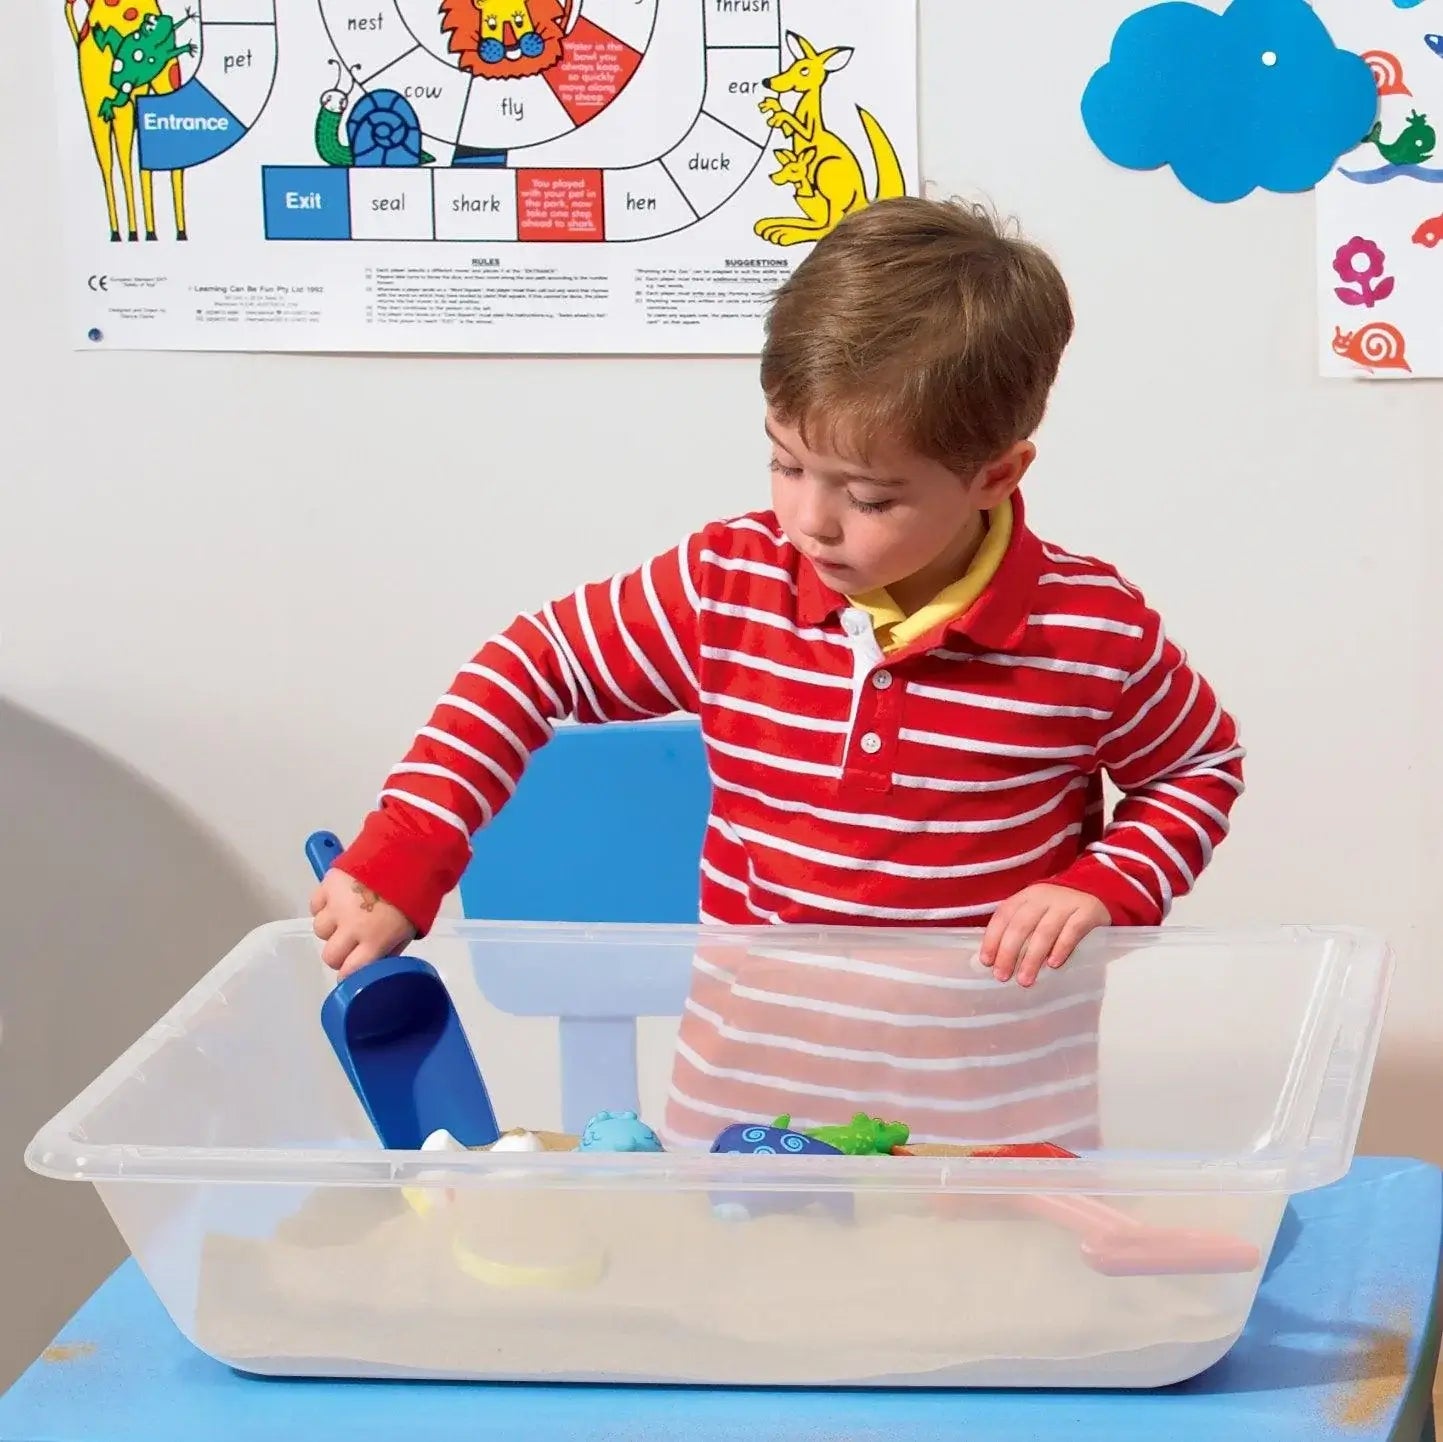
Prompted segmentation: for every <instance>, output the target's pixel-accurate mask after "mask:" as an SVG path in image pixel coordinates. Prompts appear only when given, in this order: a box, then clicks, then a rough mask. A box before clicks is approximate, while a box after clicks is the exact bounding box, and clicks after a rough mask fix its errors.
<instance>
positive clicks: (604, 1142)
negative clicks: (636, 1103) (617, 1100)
mask: <svg viewBox="0 0 1443 1442" xmlns="http://www.w3.org/2000/svg"><path fill="white" fill-rule="evenodd" d="M576 1149H577V1151H579V1152H659V1151H663V1150H664V1148H663V1147H662V1144H661V1141H660V1140H659V1139H658V1137H657V1135H656V1133H655V1132H654V1131H652V1129H651V1128H650V1127H649V1126H647V1124H646V1123H645V1122H644V1121H641V1120H640V1119H639V1118H638V1117H637V1115H636V1113H635V1112H597V1114H596V1115H595V1116H594V1117H592V1119H591V1120H590V1121H589V1122H587V1124H586V1130H585V1131H584V1132H582V1134H581V1142H580V1145H579V1146H578V1147H577V1148H576Z"/></svg>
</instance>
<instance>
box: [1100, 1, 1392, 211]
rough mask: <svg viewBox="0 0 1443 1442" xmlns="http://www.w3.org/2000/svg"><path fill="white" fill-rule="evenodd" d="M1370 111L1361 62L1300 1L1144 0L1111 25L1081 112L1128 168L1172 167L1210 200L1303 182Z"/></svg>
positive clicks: (1355, 133)
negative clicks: (1157, 0)
mask: <svg viewBox="0 0 1443 1442" xmlns="http://www.w3.org/2000/svg"><path fill="white" fill-rule="evenodd" d="M1377 115H1378V90H1377V85H1376V83H1375V80H1374V76H1373V72H1372V71H1371V70H1370V69H1369V67H1368V64H1367V62H1366V61H1365V60H1364V59H1363V58H1362V57H1361V56H1359V55H1356V54H1354V53H1353V52H1351V51H1348V50H1343V49H1341V48H1340V47H1339V46H1337V45H1336V44H1335V43H1334V41H1333V37H1332V36H1331V35H1330V34H1329V33H1328V29H1327V27H1326V26H1325V25H1324V24H1323V22H1322V20H1321V19H1319V17H1318V15H1317V13H1316V12H1315V11H1314V9H1313V7H1312V6H1311V5H1310V4H1309V3H1308V0H1232V3H1231V4H1230V5H1229V6H1228V8H1227V9H1226V10H1225V11H1223V12H1222V13H1221V14H1219V13H1217V12H1216V11H1214V10H1211V9H1209V8H1207V7H1206V6H1203V5H1197V4H1192V3H1168V4H1160V5H1153V6H1151V7H1150V8H1148V9H1146V10H1141V11H1138V12H1137V13H1136V14H1135V15H1132V16H1130V17H1129V18H1128V19H1127V20H1125V21H1124V22H1123V24H1122V25H1121V26H1120V27H1119V29H1118V31H1117V33H1116V35H1115V37H1114V39H1113V42H1112V51H1111V55H1110V57H1109V59H1108V62H1107V63H1106V64H1105V65H1103V66H1102V67H1101V69H1099V70H1098V71H1097V72H1096V74H1094V75H1093V77H1092V79H1091V80H1090V81H1089V82H1088V85H1087V88H1086V90H1085V92H1084V94H1083V97H1082V118H1083V123H1084V124H1085V125H1086V127H1087V133H1088V134H1089V135H1090V136H1091V137H1092V141H1093V143H1094V144H1095V145H1096V146H1097V148H1098V149H1099V150H1100V151H1101V152H1102V153H1103V154H1104V155H1105V156H1106V157H1107V158H1108V159H1109V160H1110V161H1112V162H1113V163H1114V164H1115V165H1120V166H1123V167H1125V168H1126V169H1129V170H1160V169H1162V168H1164V167H1169V168H1171V170H1172V172H1173V174H1174V175H1175V176H1176V177H1177V179H1178V181H1179V182H1180V183H1181V184H1182V185H1183V186H1184V187H1185V188H1186V189H1188V190H1189V191H1191V192H1192V193H1193V194H1194V195H1196V196H1198V197H1200V198H1201V199H1203V200H1206V201H1209V202H1212V203H1214V204H1225V203H1228V202H1231V201H1238V200H1242V199H1243V198H1244V197H1245V196H1248V195H1250V194H1251V193H1252V192H1253V191H1255V190H1267V191H1274V192H1278V193H1283V194H1296V193H1299V192H1303V191H1308V190H1312V189H1313V188H1314V187H1315V186H1317V184H1318V183H1319V182H1320V181H1321V180H1323V179H1324V177H1325V176H1327V175H1328V173H1329V172H1330V171H1331V170H1332V169H1333V167H1334V166H1335V165H1336V164H1337V161H1338V159H1339V157H1340V156H1343V155H1346V154H1347V153H1348V152H1349V151H1351V150H1354V149H1356V148H1357V146H1358V143H1359V140H1360V138H1361V137H1362V136H1365V135H1367V134H1368V130H1369V127H1370V126H1372V124H1373V122H1374V120H1375V119H1377Z"/></svg>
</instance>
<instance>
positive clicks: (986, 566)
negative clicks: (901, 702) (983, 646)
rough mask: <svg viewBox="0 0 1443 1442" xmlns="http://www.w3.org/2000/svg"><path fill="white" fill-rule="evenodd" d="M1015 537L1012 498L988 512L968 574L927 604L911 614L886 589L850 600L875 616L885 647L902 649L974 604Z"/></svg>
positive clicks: (879, 640) (872, 616)
mask: <svg viewBox="0 0 1443 1442" xmlns="http://www.w3.org/2000/svg"><path fill="white" fill-rule="evenodd" d="M1011 539H1012V501H1011V499H1010V498H1009V499H1008V500H1005V501H1003V503H1002V504H1001V505H1000V506H998V507H997V508H996V509H995V510H993V511H990V512H988V515H987V534H986V536H984V537H983V540H982V544H981V546H979V547H978V549H977V554H976V555H975V556H974V557H973V558H972V564H971V565H970V566H968V568H967V571H966V574H965V575H963V576H962V578H961V579H960V580H957V581H953V582H952V584H951V585H950V586H944V587H943V588H942V589H941V590H940V591H938V592H937V594H936V595H935V596H933V597H932V599H931V600H930V601H928V602H927V604H926V605H925V606H922V607H920V608H919V609H918V610H916V611H913V612H912V614H911V615H910V616H908V615H906V614H905V613H904V612H903V611H902V609H901V608H900V607H899V606H898V605H897V603H896V602H895V601H894V600H893V599H892V595H891V593H890V592H889V591H886V590H880V591H868V592H867V593H866V594H865V595H861V596H851V597H848V600H849V601H850V602H851V604H852V605H854V606H855V607H857V609H858V610H861V611H865V612H866V613H867V614H868V615H869V616H870V617H871V618H872V628H873V630H874V631H875V632H876V635H877V644H878V645H879V646H881V648H882V650H883V651H886V652H890V651H898V650H900V649H901V648H902V647H903V646H906V645H908V644H909V643H910V642H912V641H915V640H916V639H917V638H918V637H919V636H925V635H926V634H927V633H928V632H929V631H932V630H935V629H936V628H937V627H938V626H941V625H944V624H945V623H946V622H948V621H950V620H952V619H953V618H954V617H956V616H960V615H961V614H962V613H963V612H964V611H966V610H967V609H968V608H969V607H971V606H972V605H973V603H974V602H975V601H976V600H977V598H978V597H979V596H980V595H981V594H982V593H983V591H985V590H986V589H987V587H988V586H990V585H991V584H992V578H993V577H994V576H995V575H996V574H997V569H998V567H999V566H1001V564H1002V558H1003V557H1004V556H1005V555H1006V554H1007V544H1008V542H1009V541H1010V540H1011Z"/></svg>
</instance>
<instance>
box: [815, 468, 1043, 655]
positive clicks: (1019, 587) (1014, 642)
mask: <svg viewBox="0 0 1443 1442" xmlns="http://www.w3.org/2000/svg"><path fill="white" fill-rule="evenodd" d="M1042 559H1043V558H1042V542H1041V541H1040V540H1038V538H1037V537H1036V536H1035V535H1033V534H1032V532H1031V530H1030V529H1029V528H1028V526H1027V523H1026V515H1025V512H1024V508H1023V504H1022V495H1021V493H1020V492H1014V493H1013V496H1012V538H1011V540H1010V542H1009V543H1008V546H1007V553H1006V555H1004V556H1003V558H1002V564H1001V565H1000V566H999V567H998V568H997V574H996V575H995V576H994V577H993V578H992V583H991V585H989V586H988V587H987V589H986V590H985V591H983V592H982V594H981V595H980V596H979V597H978V598H977V599H976V600H975V601H974V602H973V603H972V605H971V606H969V607H968V608H967V610H965V611H963V612H962V613H961V615H958V616H954V617H953V618H952V619H951V620H950V621H948V622H947V623H946V625H945V626H943V627H942V634H943V635H959V636H965V637H966V638H967V639H968V640H969V641H971V642H973V643H974V644H976V645H978V646H982V647H984V648H985V649H987V650H989V651H1011V650H1014V649H1015V648H1016V647H1017V646H1018V645H1020V644H1021V642H1022V638H1023V637H1024V636H1025V635H1026V633H1027V620H1028V617H1029V616H1030V615H1031V614H1032V600H1033V597H1034V596H1035V595H1036V592H1037V583H1038V581H1039V580H1040V578H1041V576H1042ZM848 605H849V602H848V601H847V598H846V597H845V596H844V595H842V594H841V593H840V592H838V591H834V590H832V588H831V587H830V586H828V585H827V584H826V582H825V581H823V580H822V578H821V577H820V576H819V575H818V574H817V571H816V567H815V566H813V565H812V563H811V562H810V561H809V560H807V558H806V557H805V556H803V557H802V558H801V566H800V569H799V572H798V575H797V619H798V621H799V622H800V623H801V624H802V625H803V626H816V625H820V624H821V623H822V622H823V621H826V620H829V619H831V618H832V617H833V616H835V615H837V614H839V613H840V612H841V611H844V610H845V609H846V608H847V606H848ZM924 639H931V638H924ZM906 649H907V650H908V651H911V650H913V649H914V647H913V646H908V647H907V648H906Z"/></svg>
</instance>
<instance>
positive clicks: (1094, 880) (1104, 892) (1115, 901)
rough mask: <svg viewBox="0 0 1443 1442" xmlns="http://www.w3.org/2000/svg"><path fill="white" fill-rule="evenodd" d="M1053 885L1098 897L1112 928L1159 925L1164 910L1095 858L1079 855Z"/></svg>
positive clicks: (1149, 895) (1056, 877) (1055, 877)
mask: <svg viewBox="0 0 1443 1442" xmlns="http://www.w3.org/2000/svg"><path fill="white" fill-rule="evenodd" d="M1050 881H1051V884H1052V885H1053V886H1066V887H1070V888H1071V889H1072V890H1073V891H1085V892H1086V893H1087V894H1088V895H1089V896H1095V897H1096V898H1097V899H1098V900H1099V901H1100V902H1101V903H1102V904H1103V905H1104V906H1105V907H1106V908H1107V914H1108V919H1109V920H1110V921H1111V923H1112V925H1113V926H1160V925H1161V924H1162V920H1163V915H1162V908H1161V907H1160V906H1159V905H1158V904H1157V902H1156V901H1154V900H1153V899H1152V894H1151V893H1150V892H1149V893H1148V894H1147V895H1146V896H1144V895H1143V893H1142V892H1141V891H1140V890H1139V889H1138V887H1137V886H1134V885H1133V884H1132V882H1131V881H1129V880H1128V879H1127V878H1126V877H1125V876H1120V875H1118V873H1117V872H1116V871H1114V870H1113V869H1112V868H1111V867H1110V866H1108V865H1107V864H1106V862H1103V861H1099V860H1098V858H1097V857H1096V856H1092V855H1087V854H1084V855H1082V856H1079V857H1078V858H1077V860H1076V861H1074V862H1073V863H1072V865H1071V866H1069V867H1068V868H1067V870H1066V871H1064V872H1062V874H1061V875H1059V876H1054V877H1052V878H1050Z"/></svg>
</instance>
